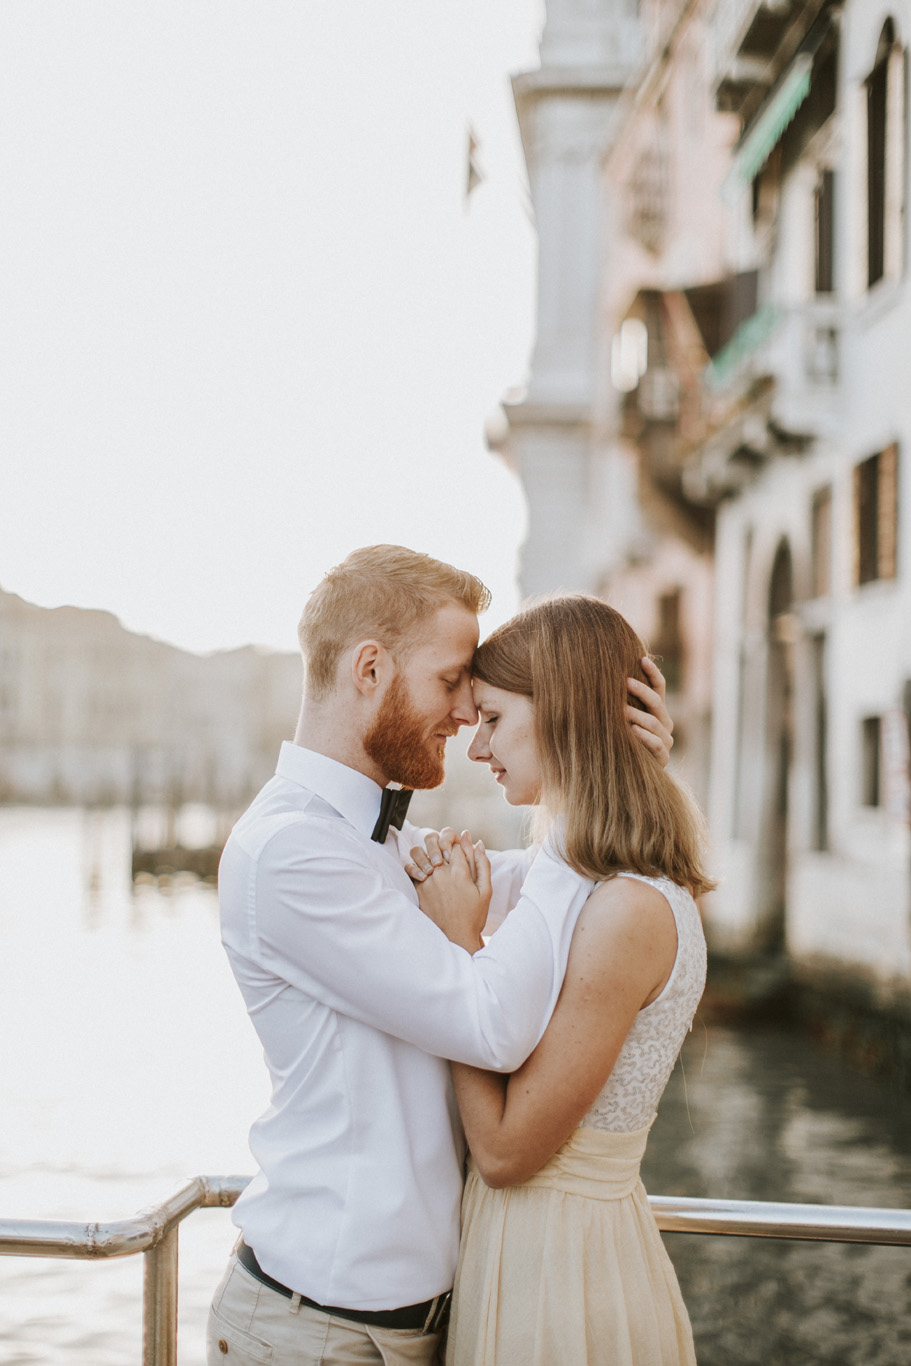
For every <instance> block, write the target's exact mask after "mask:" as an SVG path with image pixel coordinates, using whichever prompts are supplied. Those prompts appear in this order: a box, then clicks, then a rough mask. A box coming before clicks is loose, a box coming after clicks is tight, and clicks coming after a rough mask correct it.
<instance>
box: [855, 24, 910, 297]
mask: <svg viewBox="0 0 911 1366" xmlns="http://www.w3.org/2000/svg"><path fill="white" fill-rule="evenodd" d="M865 84H866V90H867V285H868V286H871V285H875V284H876V283H877V281H878V280H881V279H883V277H889V278H895V277H897V276H898V275H900V274H901V270H902V264H903V262H902V256H903V253H902V241H903V236H904V212H905V60H904V52H903V51H902V49H901V47H900V46H899V44H898V42H897V39H896V33H895V25H894V23H893V22H892V20H891V19H887V20H886V22H885V24H884V25H883V29H882V33H881V34H880V37H879V44H878V46H877V49H876V60H875V62H874V64H873V70H872V71H871V72H870V75H869V76H868V77H867V80H866V83H865Z"/></svg>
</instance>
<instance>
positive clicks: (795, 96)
mask: <svg viewBox="0 0 911 1366" xmlns="http://www.w3.org/2000/svg"><path fill="white" fill-rule="evenodd" d="M813 57H814V53H813V52H801V53H799V54H798V55H797V56H796V57H795V58H794V61H793V62H792V63H791V66H790V68H789V69H788V73H787V75H786V76H785V77H784V79H783V80H782V81H781V82H780V83H779V85H778V86H777V87H776V89H775V90H774V91H773V92H772V94H771V95H770V96H769V98H768V99H767V100H766V103H765V105H764V106H763V108H762V109H761V110H760V111H759V114H758V116H757V118H756V120H755V122H754V123H753V126H752V128H751V129H750V131H749V132H748V133H747V135H746V137H745V138H744V139H743V142H742V143H741V144H740V146H739V148H738V149H737V152H736V153H735V156H734V164H733V166H732V167H731V169H730V171H729V172H728V174H727V176H726V177H725V181H724V191H725V194H726V195H730V194H731V193H732V192H735V191H738V190H741V189H743V187H744V186H745V185H749V184H751V183H752V181H753V180H754V179H755V177H756V175H757V173H758V172H759V171H760V170H761V169H762V167H763V166H764V165H765V163H766V161H767V160H768V158H769V154H770V152H772V151H773V149H774V148H775V146H776V144H777V143H778V141H779V139H780V137H781V135H782V133H783V132H784V130H785V129H786V128H787V126H788V124H789V123H790V122H791V120H792V119H793V117H794V115H795V114H796V113H797V111H798V109H799V108H800V106H801V105H802V104H803V102H804V100H805V99H806V98H807V96H808V95H809V93H810V80H811V77H812V74H813Z"/></svg>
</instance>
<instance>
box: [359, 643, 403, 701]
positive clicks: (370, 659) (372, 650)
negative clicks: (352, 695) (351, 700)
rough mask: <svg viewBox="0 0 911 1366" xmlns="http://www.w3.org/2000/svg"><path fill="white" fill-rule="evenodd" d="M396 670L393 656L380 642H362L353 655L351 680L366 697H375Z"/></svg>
mask: <svg viewBox="0 0 911 1366" xmlns="http://www.w3.org/2000/svg"><path fill="white" fill-rule="evenodd" d="M393 670H394V665H393V663H392V656H391V655H390V653H389V651H388V650H387V649H386V647H385V646H384V645H381V644H380V643H379V641H378V640H362V641H360V642H359V643H358V644H357V645H355V647H354V650H353V652H352V655H351V680H352V682H353V683H354V686H355V687H356V688H357V690H358V692H359V693H361V694H363V696H364V697H373V696H375V695H376V692H377V690H378V689H379V688H380V687H382V685H383V683H385V682H386V680H387V679H388V678H389V677H390V675H391V673H392V672H393Z"/></svg>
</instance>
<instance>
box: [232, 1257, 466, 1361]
mask: <svg viewBox="0 0 911 1366" xmlns="http://www.w3.org/2000/svg"><path fill="white" fill-rule="evenodd" d="M441 1336H442V1335H441V1334H440V1333H422V1332H421V1330H420V1329H419V1328H403V1329H397V1328H375V1327H373V1325H372V1324H366V1323H352V1322H351V1321H350V1320H348V1319H339V1318H333V1317H331V1316H330V1315H329V1314H322V1313H320V1311H319V1310H318V1309H311V1308H309V1306H307V1305H305V1304H299V1305H297V1307H296V1308H295V1305H294V1302H293V1301H292V1300H289V1299H287V1298H286V1297H285V1296H284V1295H280V1294H279V1293H278V1291H277V1290H272V1289H271V1288H270V1287H269V1286H267V1285H262V1284H261V1283H260V1282H259V1281H258V1280H257V1279H256V1277H255V1276H251V1275H250V1273H249V1271H247V1269H246V1268H245V1267H243V1266H241V1265H240V1263H239V1262H238V1260H237V1258H236V1257H233V1256H232V1258H231V1260H230V1262H229V1263H228V1269H227V1271H226V1272H225V1275H224V1279H223V1280H222V1282H221V1284H220V1285H219V1287H218V1289H217V1290H216V1292H215V1297H214V1299H213V1300H212V1308H211V1309H210V1311H209V1327H208V1332H207V1335H206V1361H207V1363H208V1366H260V1363H263V1362H266V1363H270V1362H271V1363H272V1366H349V1363H350V1366H362V1364H363V1363H366V1362H371V1363H374V1366H377V1363H383V1366H433V1363H434V1362H435V1361H436V1360H437V1350H438V1348H439V1346H440V1338H441Z"/></svg>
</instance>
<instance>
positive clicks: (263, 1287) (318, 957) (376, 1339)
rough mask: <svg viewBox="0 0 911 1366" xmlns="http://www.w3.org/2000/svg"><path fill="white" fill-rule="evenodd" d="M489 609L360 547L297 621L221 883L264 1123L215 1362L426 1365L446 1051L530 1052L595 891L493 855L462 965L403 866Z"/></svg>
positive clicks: (423, 562) (449, 1223)
mask: <svg viewBox="0 0 911 1366" xmlns="http://www.w3.org/2000/svg"><path fill="white" fill-rule="evenodd" d="M488 600H489V594H488V592H487V590H486V588H485V587H484V585H483V584H482V583H481V582H480V581H479V580H478V579H476V578H475V577H474V576H473V575H471V574H467V573H464V572H462V571H461V570H457V569H454V568H453V567H452V566H450V565H446V564H442V563H441V562H440V561H438V560H433V559H431V558H430V557H429V556H427V555H421V554H417V553H415V552H413V551H410V550H405V549H403V548H401V547H398V546H371V547H368V548H366V549H364V550H358V551H355V552H354V553H353V554H352V555H350V556H349V557H348V558H347V559H346V560H345V561H344V562H343V563H342V564H341V565H339V566H337V568H335V569H333V570H332V571H330V573H329V574H327V575H326V577H325V579H324V580H323V582H322V583H321V584H320V585H319V587H318V588H317V589H316V590H315V591H314V593H313V594H312V595H311V597H310V599H309V601H308V603H307V606H306V608H305V609H304V614H303V617H302V619H301V624H300V639H301V647H302V651H303V655H304V664H305V686H304V697H303V705H302V708H301V715H300V720H299V722H298V726H297V731H296V733H295V737H294V742H293V744H292V743H285V744H284V745H283V746H282V751H281V755H280V758H279V763H278V768H277V771H276V774H275V777H274V778H272V779H271V780H270V782H268V783H267V784H266V786H265V787H264V788H263V790H262V792H260V794H259V796H258V797H256V799H255V800H254V802H253V803H252V805H251V806H250V808H249V810H248V811H247V812H246V813H245V814H244V816H243V817H241V819H240V821H239V822H238V824H237V825H236V826H235V828H234V830H233V832H232V834H231V837H230V839H229V840H228V843H227V845H226V847H225V851H224V855H223V857H222V862H221V867H220V870H219V901H220V907H221V920H222V939H223V942H224V945H225V949H226V951H227V954H228V957H229V960H230V963H231V967H232V969H233V971H234V974H235V976H236V978H237V981H238V984H239V986H240V989H241V991H242V993H243V996H244V1000H245V1002H246V1005H247V1009H248V1011H249V1013H250V1016H251V1019H252V1021H253V1023H254V1025H255V1027H256V1030H257V1033H258V1034H259V1037H260V1040H261V1042H262V1045H263V1050H264V1054H265V1059H266V1063H267V1066H268V1067H269V1071H270V1074H271V1077H272V1084H273V1093H272V1101H271V1104H270V1106H269V1108H268V1109H267V1110H266V1112H265V1114H264V1115H262V1116H261V1118H260V1119H259V1120H257V1121H256V1123H255V1124H254V1125H253V1128H252V1130H251V1135H250V1146H251V1149H252V1151H253V1154H254V1157H255V1158H256V1161H257V1163H258V1165H259V1171H258V1172H257V1174H256V1176H255V1177H254V1178H253V1181H252V1182H251V1184H250V1185H249V1186H248V1187H247V1189H246V1191H245V1192H244V1193H243V1195H242V1196H241V1198H240V1200H239V1201H238V1203H237V1205H236V1206H235V1210H234V1221H235V1223H236V1224H237V1226H238V1227H239V1228H240V1229H241V1238H240V1239H239V1241H238V1244H237V1247H236V1249H235V1252H234V1255H233V1256H232V1258H231V1261H230V1262H229V1265H228V1270H227V1272H226V1274H225V1277H224V1279H223V1281H222V1283H221V1285H220V1286H219V1288H218V1290H217V1291H216V1294H215V1298H214V1300H213V1304H212V1310H211V1313H210V1318H209V1332H208V1344H207V1351H208V1358H207V1359H208V1362H209V1363H210V1366H212V1363H216V1362H219V1361H222V1360H224V1359H225V1357H228V1358H229V1360H230V1361H234V1362H235V1363H248V1362H249V1363H253V1362H263V1361H271V1362H274V1363H292V1362H293V1363H295V1364H296V1366H297V1364H301V1366H310V1363H312V1364H313V1366H316V1364H317V1363H325V1364H326V1366H331V1364H332V1363H347V1362H375V1363H379V1362H385V1363H387V1366H399V1364H400V1363H401V1364H402V1366H404V1363H430V1362H432V1361H433V1360H434V1358H435V1355H436V1352H437V1348H438V1346H439V1342H440V1336H441V1330H442V1326H443V1322H444V1320H445V1313H446V1309H447V1304H448V1292H449V1290H450V1288H451V1285H452V1280H453V1274H454V1270H455V1265H456V1259H457V1253H458V1241H459V1203H460V1198H461V1192H462V1175H463V1161H464V1155H465V1154H464V1138H463V1135H462V1130H461V1125H460V1123H459V1119H458V1114H457V1111H456V1107H455V1103H454V1099H453V1094H452V1089H451V1084H450V1078H449V1067H448V1064H447V1062H446V1061H445V1060H446V1059H457V1060H459V1061H462V1062H467V1063H473V1064H475V1065H476V1066H479V1067H484V1068H489V1069H493V1070H496V1071H504V1072H506V1071H513V1070H514V1069H515V1068H516V1067H518V1065H519V1064H520V1063H521V1062H523V1061H524V1059H525V1058H526V1057H527V1055H528V1054H529V1053H530V1052H531V1050H532V1049H533V1048H534V1046H535V1044H536V1043H537V1041H538V1039H539V1038H540V1036H541V1034H542V1033H543V1030H544V1027H545V1025H546V1024H547V1021H548V1019H549V1018H550V1014H551V1011H552V1010H553V1007H554V1004H555V1003H556V998H557V994H558V992H559V989H560V985H561V983H562V980H563V974H564V970H565V967H566V958H567V954H568V951H569V942H570V938H571V936H572V931H573V927H574V925H575V921H576V918H577V916H578V913H579V911H580V909H581V905H582V903H583V902H584V900H585V897H586V896H587V895H588V891H589V890H590V888H587V889H583V892H582V893H580V890H579V879H578V878H577V877H576V876H575V875H574V874H572V875H571V874H569V873H568V871H567V870H565V869H564V868H563V865H561V864H560V863H559V862H558V861H557V860H555V859H554V858H552V857H550V856H549V855H548V854H547V851H546V850H544V851H541V852H540V853H539V854H538V855H537V857H534V851H522V852H513V853H511V854H503V855H492V859H491V861H492V865H493V878H492V883H493V885H492V886H491V883H490V881H488V882H487V883H486V885H485V881H484V879H483V877H482V876H480V875H479V876H478V879H477V884H476V888H475V890H476V894H477V896H478V899H479V909H483V908H486V907H487V906H488V905H489V904H490V903H491V901H492V902H493V905H492V910H493V911H494V913H499V914H502V912H503V911H505V910H506V909H509V908H512V909H510V913H509V915H508V917H507V919H506V921H505V923H504V925H503V927H502V929H500V930H498V932H497V933H496V935H494V936H493V937H492V938H491V940H490V942H489V943H488V944H487V945H486V946H485V947H479V948H478V949H477V951H476V952H474V953H472V952H469V951H467V950H466V949H464V948H460V947H458V946H456V945H454V944H451V943H450V942H449V940H448V939H447V938H446V936H445V935H444V934H442V933H441V932H440V930H439V929H438V928H437V927H436V926H435V925H434V924H433V923H432V922H431V921H430V920H429V919H427V918H426V917H425V916H424V915H422V913H421V912H420V910H419V908H418V904H417V897H416V895H415V892H414V889H413V886H412V883H411V881H410V879H409V878H408V876H407V875H406V874H405V872H404V869H403V866H402V864H403V861H404V858H406V857H407V851H408V850H409V849H410V848H411V846H412V845H413V844H415V843H418V842H420V833H419V832H418V831H416V830H415V829H414V827H411V826H408V825H406V826H405V828H404V829H403V831H402V854H401V855H400V853H399V847H398V831H397V830H396V828H395V824H393V825H392V826H391V827H389V828H388V830H387V826H389V818H388V814H387V815H386V816H385V817H382V816H381V815H380V812H381V807H382V808H383V809H384V810H385V808H387V807H388V806H389V805H390V802H392V803H394V802H395V800H396V795H395V793H394V792H392V791H390V790H388V789H387V784H389V783H396V784H400V785H401V786H402V787H403V788H409V789H410V788H432V787H437V786H438V785H439V784H440V783H441V782H442V780H443V771H444V770H443V765H444V750H445V745H446V739H447V737H448V736H450V735H454V734H455V733H456V731H457V730H458V729H459V727H460V726H462V725H466V724H472V723H474V722H475V721H476V720H477V712H476V710H475V707H474V703H473V701H472V694H471V674H470V669H471V660H472V655H473V653H474V650H475V648H476V646H477V643H478V621H477V614H478V613H479V612H480V611H483V610H484V608H485V607H486V606H487V603H488ZM646 691H648V690H646ZM640 700H644V701H645V702H646V703H647V704H648V705H650V707H651V712H649V713H642V712H637V713H636V714H635V715H636V717H637V718H638V721H639V722H640V723H642V724H641V725H640V733H642V734H643V738H644V740H645V742H646V743H648V744H649V745H650V746H651V747H652V748H654V749H655V751H656V753H658V754H659V755H660V756H661V757H662V758H663V759H665V760H666V756H667V753H668V750H669V745H670V733H669V727H670V720H669V718H668V716H667V712H666V710H665V709H664V704H663V700H662V698H661V696H660V695H659V694H658V693H657V692H654V693H650V695H649V696H646V697H644V698H643V697H641V698H640ZM384 789H387V790H386V791H385V792H384ZM397 823H398V824H399V825H401V823H402V822H401V819H399V820H398V821H397ZM466 848H467V850H468V851H469V853H470V844H469V845H466ZM532 860H533V861H532ZM523 879H524V881H523ZM520 888H521V894H520ZM481 923H483V920H482V922H481Z"/></svg>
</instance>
